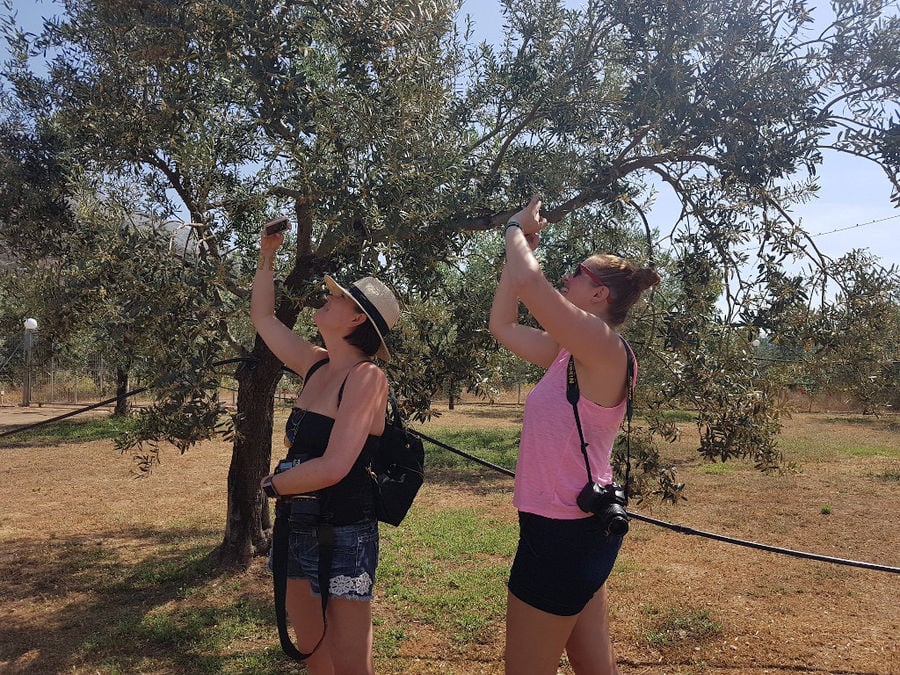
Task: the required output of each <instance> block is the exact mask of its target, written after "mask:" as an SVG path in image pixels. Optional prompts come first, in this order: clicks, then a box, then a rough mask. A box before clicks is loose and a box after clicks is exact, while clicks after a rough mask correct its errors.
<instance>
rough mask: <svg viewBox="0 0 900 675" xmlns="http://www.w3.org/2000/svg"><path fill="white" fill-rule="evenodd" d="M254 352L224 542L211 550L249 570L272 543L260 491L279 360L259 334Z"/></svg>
mask: <svg viewBox="0 0 900 675" xmlns="http://www.w3.org/2000/svg"><path fill="white" fill-rule="evenodd" d="M252 356H254V357H256V358H257V359H259V361H258V362H257V364H255V365H248V364H241V366H240V368H238V370H237V373H236V374H235V377H236V378H237V381H238V394H237V408H238V411H239V414H238V419H237V422H236V427H235V436H234V446H233V448H232V453H231V465H230V466H229V469H228V507H227V509H228V510H227V515H226V521H225V535H224V538H223V540H222V544H221V545H220V546H219V548H218V549H216V551H214V552H213V559H214V560H215V562H216V563H217V564H218V565H219V566H221V567H224V568H227V569H233V570H245V569H247V567H248V566H249V565H250V561H251V560H252V559H253V557H254V556H257V555H265V554H266V553H268V551H269V546H270V544H271V529H272V520H271V515H270V511H269V504H268V500H267V499H266V497H265V495H264V494H263V493H262V491H261V490H260V489H259V481H260V480H261V479H262V477H263V476H265V475H267V474H268V473H269V470H270V466H271V460H272V420H273V408H274V396H275V387H276V385H277V384H278V380H279V379H280V378H281V363H280V362H279V361H278V359H276V358H275V356H274V355H273V354H272V352H270V351H269V350H268V348H266V346H265V345H264V344H263V343H262V340H260V339H259V337H257V339H256V346H255V347H254V350H253V353H252Z"/></svg>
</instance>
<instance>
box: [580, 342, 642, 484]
mask: <svg viewBox="0 0 900 675" xmlns="http://www.w3.org/2000/svg"><path fill="white" fill-rule="evenodd" d="M619 339H620V340H621V341H622V345H623V346H624V347H625V357H626V359H627V364H628V365H627V366H626V370H625V420H626V428H625V500H626V501H627V500H628V488H629V484H630V482H631V413H632V410H633V405H632V402H633V400H634V356H633V355H632V353H631V347H630V346H629V345H628V342H626V340H625V338H623V337H622V336H621V335H620V336H619ZM579 398H581V392H580V390H579V389H578V375H577V374H576V372H575V357H574V356H569V365H568V367H567V368H566V399H567V400H568V401H569V403H571V404H572V411H573V412H574V413H575V427H576V428H577V429H578V437H579V438H580V439H581V454H582V456H583V457H584V468H585V470H586V471H587V479H588V483H592V482H593V481H594V477H593V475H592V474H591V463H590V460H588V454H587V447H588V444H587V442H586V441H585V440H584V431H583V430H582V428H581V416H580V415H579V414H578V399H579Z"/></svg>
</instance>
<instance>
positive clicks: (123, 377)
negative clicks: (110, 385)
mask: <svg viewBox="0 0 900 675" xmlns="http://www.w3.org/2000/svg"><path fill="white" fill-rule="evenodd" d="M127 393H128V369H127V368H116V397H117V398H116V407H115V409H114V410H113V416H114V417H124V416H125V415H127V414H128V409H129V408H130V407H131V402H130V401H129V400H128V399H127V398H125V394H127Z"/></svg>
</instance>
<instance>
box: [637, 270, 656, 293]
mask: <svg viewBox="0 0 900 675" xmlns="http://www.w3.org/2000/svg"><path fill="white" fill-rule="evenodd" d="M632 278H633V279H634V280H635V282H636V283H637V285H638V287H639V288H640V289H641V291H645V290H647V289H648V288H650V287H651V286H656V284H658V283H659V282H660V278H659V275H658V274H657V273H656V270H654V269H650V268H649V267H642V268H640V269H636V270H635V271H634V274H632Z"/></svg>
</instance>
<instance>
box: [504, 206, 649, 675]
mask: <svg viewBox="0 0 900 675" xmlns="http://www.w3.org/2000/svg"><path fill="white" fill-rule="evenodd" d="M540 207H541V202H540V201H538V199H537V198H534V199H532V200H531V202H529V204H528V206H526V207H525V208H524V209H522V210H521V211H519V212H518V213H517V214H515V215H514V216H513V217H512V218H511V219H510V220H509V221H508V222H507V223H506V225H505V226H504V237H505V240H506V264H505V266H504V268H503V273H502V275H501V277H500V282H499V284H498V285H497V290H496V292H495V294H494V303H493V306H492V307H491V319H490V329H491V332H492V333H493V335H494V336H495V337H496V338H497V340H498V341H499V342H500V343H501V344H502V345H503V346H504V347H506V348H507V349H509V350H510V351H512V352H513V353H514V354H516V355H517V356H519V357H520V358H523V359H525V360H526V361H530V362H532V363H534V364H537V365H539V366H543V367H544V368H546V369H547V371H546V373H545V374H544V376H543V378H541V381H540V382H538V384H537V385H536V386H535V388H534V390H533V391H532V392H531V394H529V396H528V398H527V400H526V402H525V416H524V423H523V427H522V439H521V442H520V445H519V456H518V461H517V464H516V483H515V492H514V498H513V502H514V505H515V506H516V508H517V509H518V511H519V546H518V550H517V551H516V557H515V560H514V562H513V566H512V570H511V572H510V578H509V591H508V594H507V610H506V651H505V660H506V672H507V673H508V674H515V675H523V674H524V675H543V674H544V673H546V674H548V675H551V674H554V673H556V672H557V668H558V666H559V659H560V656H561V655H562V653H563V651H565V652H566V653H567V655H568V658H569V662H570V663H571V664H572V667H573V668H574V669H575V672H576V673H587V672H590V673H617V672H618V671H617V669H616V664H615V658H614V656H613V651H612V645H611V643H610V639H609V623H608V611H607V600H606V587H605V585H604V584H605V581H606V578H607V577H608V576H609V572H610V571H611V570H612V566H613V563H614V562H615V558H616V555H617V554H618V550H619V546H620V545H621V543H622V537H621V536H618V535H615V534H612V533H610V531H609V529H608V528H607V527H606V525H605V523H604V522H603V519H601V518H599V517H598V516H596V515H594V514H593V513H591V512H586V511H583V510H582V509H581V508H580V507H579V505H578V495H579V492H581V490H582V489H584V488H585V485H586V479H587V474H586V466H589V467H590V478H591V480H590V482H591V483H596V484H598V485H601V486H602V485H607V484H609V483H611V482H612V470H611V468H610V461H609V460H610V452H611V450H612V444H613V441H614V440H615V437H616V435H617V434H618V431H619V428H620V424H621V422H622V418H623V416H624V414H625V399H626V386H625V382H626V372H627V363H628V359H627V356H626V349H628V347H626V345H625V342H624V341H623V340H622V339H620V337H619V334H618V333H617V332H616V329H617V328H618V327H619V326H620V325H621V324H622V323H623V322H624V321H625V318H626V316H627V314H628V311H629V309H630V308H631V307H632V306H633V305H634V304H635V303H636V302H637V301H638V299H639V298H640V296H641V293H643V291H645V290H646V289H647V288H650V287H651V286H653V285H655V284H657V283H658V282H659V276H658V275H657V274H656V272H655V271H653V270H652V269H646V268H643V269H640V268H636V267H635V266H634V265H632V264H631V263H629V262H628V261H626V260H623V259H621V258H618V257H616V256H611V255H596V256H592V257H590V258H588V259H587V260H585V261H584V262H582V263H580V264H579V265H578V266H577V267H576V268H575V270H573V271H572V272H571V273H570V274H568V275H566V276H565V277H564V278H563V280H562V286H563V287H562V288H561V289H560V290H557V289H556V288H554V287H553V286H552V285H551V284H550V283H549V282H548V281H547V279H546V278H545V277H544V274H543V272H542V271H541V268H540V265H539V264H538V262H537V259H536V258H535V257H534V253H533V251H534V249H535V248H536V247H537V245H538V239H539V236H538V233H539V232H540V231H541V230H542V229H543V228H544V227H546V225H547V221H546V219H544V218H542V217H541V215H540ZM520 300H521V301H522V302H523V303H524V304H525V306H526V307H527V308H528V310H529V311H530V312H531V314H532V315H533V316H534V318H535V319H536V320H537V322H538V323H539V324H540V326H541V328H532V327H530V326H525V325H522V324H520V323H519V322H518V303H519V301H520ZM570 357H571V358H572V360H573V362H574V366H575V373H576V375H577V380H578V387H579V390H580V398H579V400H578V403H577V407H578V414H579V419H580V422H581V426H582V433H583V435H584V442H585V443H586V444H587V447H586V448H585V453H586V455H585V454H583V453H582V446H581V436H580V435H579V433H578V428H577V426H576V422H575V416H574V411H573V408H572V404H571V403H569V401H568V400H567V399H566V368H567V365H568V362H569V359H570ZM635 377H636V369H635ZM582 503H584V502H582Z"/></svg>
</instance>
